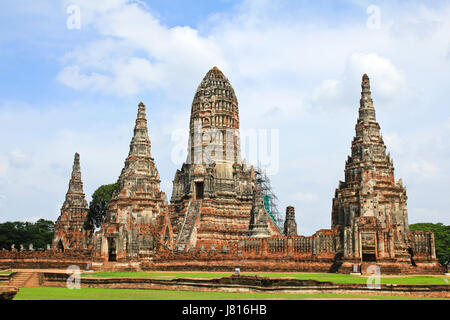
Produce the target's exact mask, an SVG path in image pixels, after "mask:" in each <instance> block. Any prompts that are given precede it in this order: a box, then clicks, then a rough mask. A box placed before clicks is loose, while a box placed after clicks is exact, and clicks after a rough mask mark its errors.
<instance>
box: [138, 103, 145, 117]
mask: <svg viewBox="0 0 450 320" xmlns="http://www.w3.org/2000/svg"><path fill="white" fill-rule="evenodd" d="M141 119H143V120H146V114H145V104H144V103H143V102H142V101H141V102H139V105H138V116H137V120H141Z"/></svg>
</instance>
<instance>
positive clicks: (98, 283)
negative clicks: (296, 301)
mask: <svg viewBox="0 0 450 320" xmlns="http://www.w3.org/2000/svg"><path fill="white" fill-rule="evenodd" d="M68 277H69V275H67V274H63V273H44V276H43V286H50V287H66V285H67V279H68ZM81 286H82V287H91V288H110V289H151V290H186V291H202V292H211V291H219V292H249V293H250V292H253V293H257V292H260V293H261V292H264V293H298V294H318V293H327V294H329V293H346V294H375V295H393V296H419V297H440V298H450V286H448V285H388V284H381V285H380V288H379V289H371V288H369V287H368V286H367V285H366V284H336V283H333V282H321V281H316V280H301V279H276V278H265V277H258V276H230V277H223V278H217V279H198V278H195V279H194V278H185V279H172V280H165V279H135V278H91V277H89V278H82V279H81Z"/></svg>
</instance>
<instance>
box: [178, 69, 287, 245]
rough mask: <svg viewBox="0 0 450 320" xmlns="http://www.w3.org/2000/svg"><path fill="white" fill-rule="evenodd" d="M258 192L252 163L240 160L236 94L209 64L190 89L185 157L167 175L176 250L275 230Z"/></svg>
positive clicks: (218, 71)
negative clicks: (170, 184) (170, 178)
mask: <svg viewBox="0 0 450 320" xmlns="http://www.w3.org/2000/svg"><path fill="white" fill-rule="evenodd" d="M261 192H262V190H261V188H260V187H259V186H258V185H257V182H256V178H255V170H254V168H253V167H250V168H247V166H246V164H245V162H243V161H242V160H241V151H240V137H239V108H238V101H237V98H236V95H235V93H234V90H233V88H232V87H231V84H230V82H229V81H228V79H227V78H226V77H225V76H224V74H223V73H222V72H221V71H220V70H219V69H218V68H217V67H214V68H212V69H211V70H209V72H208V73H207V74H206V76H205V77H204V78H203V80H202V82H201V83H200V85H199V86H198V88H197V92H196V93H195V96H194V100H193V102H192V108H191V118H190V123H189V146H188V156H187V159H186V162H185V163H184V164H183V166H182V168H181V170H177V172H176V174H175V178H174V180H173V191H172V198H171V205H170V208H169V211H170V217H171V222H172V226H173V232H174V236H175V237H176V249H177V250H179V251H184V250H186V251H187V250H190V249H193V248H197V247H200V246H203V248H205V249H208V248H211V247H212V248H217V247H218V246H222V245H223V243H224V241H225V242H226V241H233V240H239V239H242V238H243V237H245V236H248V235H250V236H271V235H276V234H280V232H279V229H278V227H277V226H276V223H275V221H274V220H273V219H272V218H271V216H270V215H269V214H268V213H267V212H266V210H259V208H260V207H263V208H264V204H263V203H262V202H263V197H261V196H258V194H259V193H261ZM256 199H260V200H256ZM261 199H262V200H261ZM259 202H261V203H259Z"/></svg>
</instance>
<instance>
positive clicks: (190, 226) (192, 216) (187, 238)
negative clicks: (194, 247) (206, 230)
mask: <svg viewBox="0 0 450 320" xmlns="http://www.w3.org/2000/svg"><path fill="white" fill-rule="evenodd" d="M200 209H201V201H192V202H191V203H189V206H188V208H187V209H186V216H185V219H184V222H183V225H182V226H181V230H180V233H179V235H178V239H177V246H176V249H177V250H178V251H185V250H186V249H188V248H189V243H190V242H191V237H192V231H193V230H194V227H195V221H196V220H197V217H198V215H199V213H200ZM186 247H187V248H186Z"/></svg>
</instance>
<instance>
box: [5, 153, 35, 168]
mask: <svg viewBox="0 0 450 320" xmlns="http://www.w3.org/2000/svg"><path fill="white" fill-rule="evenodd" d="M31 161H32V158H31V156H30V155H28V154H26V153H24V152H23V151H21V150H19V149H15V150H13V151H11V152H9V162H10V163H11V165H12V166H13V167H17V168H25V167H28V166H30V164H31Z"/></svg>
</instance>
